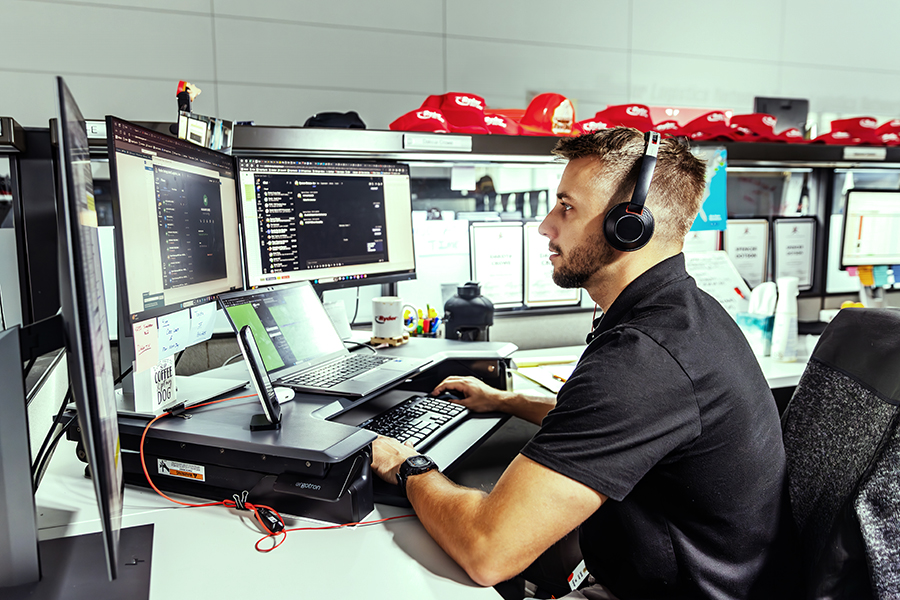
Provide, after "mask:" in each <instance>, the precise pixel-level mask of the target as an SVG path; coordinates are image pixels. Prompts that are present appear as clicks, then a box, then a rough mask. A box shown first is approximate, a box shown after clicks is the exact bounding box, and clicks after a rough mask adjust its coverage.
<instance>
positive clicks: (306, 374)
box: [219, 281, 431, 397]
mask: <svg viewBox="0 0 900 600" xmlns="http://www.w3.org/2000/svg"><path fill="white" fill-rule="evenodd" d="M219 302H220V303H221V305H222V308H224V309H225V314H226V315H227V316H228V321H229V322H230V323H231V326H232V327H233V328H234V330H235V332H238V331H240V330H241V327H243V326H244V325H249V326H250V329H251V330H252V331H253V336H254V338H255V339H256V343H257V345H258V346H259V351H260V354H261V355H262V359H263V364H264V365H265V367H266V371H267V372H268V374H269V378H270V379H271V380H272V383H273V384H274V385H276V386H284V387H289V388H292V389H294V390H295V391H299V392H311V393H316V394H330V395H336V396H346V397H361V396H368V395H369V394H372V393H374V392H376V391H378V390H380V389H382V388H384V387H386V386H388V385H391V384H392V383H395V382H397V381H399V380H401V379H404V378H406V377H408V376H409V375H412V374H414V373H417V372H418V371H419V370H421V369H422V368H423V367H424V366H426V365H427V364H429V363H430V362H431V361H430V360H423V359H419V358H408V357H396V356H385V355H384V354H375V353H372V352H370V351H369V350H364V351H360V352H355V353H352V354H351V353H350V351H349V350H348V349H347V348H346V346H345V345H344V342H343V341H342V340H341V336H340V335H339V334H338V332H337V330H336V329H335V327H334V324H332V322H331V319H329V317H328V313H327V312H326V311H325V308H324V307H323V306H322V302H321V300H319V297H318V296H317V295H316V292H315V290H313V287H312V285H310V284H309V282H306V281H302V282H298V283H294V284H285V285H280V286H275V287H267V288H259V289H255V290H250V291H245V292H229V293H227V294H221V295H220V296H219Z"/></svg>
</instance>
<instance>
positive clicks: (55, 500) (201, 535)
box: [35, 441, 498, 600]
mask: <svg viewBox="0 0 900 600" xmlns="http://www.w3.org/2000/svg"><path fill="white" fill-rule="evenodd" d="M83 471H84V464H83V463H81V462H79V461H78V459H77V458H76V457H75V452H74V444H73V443H72V442H66V441H63V442H62V443H61V445H60V447H59V448H58V449H57V451H56V454H55V455H54V457H53V459H52V461H51V463H50V467H49V469H48V472H47V475H46V477H45V478H44V481H43V483H42V484H41V487H40V489H39V490H38V493H37V495H36V498H35V500H36V504H37V512H38V526H39V538H40V539H42V540H43V539H52V538H56V537H61V536H70V535H78V534H83V533H93V532H96V531H99V530H100V521H99V515H98V510H97V507H96V502H95V500H94V490H93V485H92V483H91V482H90V481H89V480H87V479H85V478H84V477H83V476H82V473H83ZM178 499H182V500H188V501H191V499H186V498H184V497H178ZM409 513H410V511H409V510H406V509H401V508H394V507H389V506H376V509H375V511H374V512H373V513H371V514H370V515H369V517H368V518H367V520H376V519H380V518H383V517H390V516H395V515H402V514H409ZM146 523H154V524H155V526H154V533H153V555H152V556H153V558H152V568H151V587H150V592H151V598H165V599H167V600H177V599H180V598H221V599H230V598H236V599H237V598H240V599H245V598H253V597H257V596H260V595H262V596H265V597H281V598H330V597H338V596H345V595H347V594H352V595H360V596H362V597H365V598H372V599H378V598H391V599H397V598H410V599H428V598H434V599H445V598H454V599H455V598H497V597H498V595H497V593H496V592H495V591H494V590H493V589H492V588H482V587H478V586H477V585H475V583H474V582H472V580H471V579H470V578H469V577H468V576H467V575H466V574H465V572H464V571H463V570H462V569H461V568H460V567H459V566H458V565H457V564H456V563H455V562H454V561H453V560H452V559H451V558H450V557H449V556H448V555H447V554H446V553H445V552H444V551H443V550H441V548H440V547H439V546H438V545H437V544H436V543H435V542H434V541H433V540H432V539H431V537H430V536H429V535H428V533H427V532H426V531H425V529H424V528H423V527H422V525H421V524H420V523H419V521H418V519H416V518H415V517H412V518H408V519H399V520H396V521H388V522H387V523H382V524H377V525H370V526H367V527H356V528H349V527H348V528H344V529H333V530H323V531H299V532H292V533H289V534H288V537H287V540H286V541H285V542H284V544H282V545H281V547H279V548H278V549H277V550H274V551H273V552H270V553H267V554H265V553H260V552H257V551H256V550H255V549H254V547H253V545H254V544H255V543H256V541H257V540H258V539H259V538H260V537H262V535H261V534H260V533H259V528H258V527H257V526H255V525H254V524H253V523H252V522H251V521H250V520H249V519H248V518H240V517H239V516H238V513H237V512H236V511H233V510H230V509H226V508H224V507H218V506H217V507H210V508H184V507H177V506H176V505H174V504H172V503H170V502H169V501H167V500H165V499H164V498H162V497H160V496H158V495H157V494H156V493H155V492H153V491H152V490H145V489H139V488H135V487H132V486H126V488H125V514H124V518H123V522H122V525H123V527H130V526H136V525H143V524H146ZM320 525H328V523H320V522H316V521H309V520H303V519H291V520H290V521H289V523H288V526H289V527H305V526H313V527H315V526H320ZM97 560H98V561H100V560H103V557H102V556H98V557H97ZM263 573H265V574H269V576H270V579H269V580H268V581H264V579H263V577H262V576H261V574H263Z"/></svg>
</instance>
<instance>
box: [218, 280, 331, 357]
mask: <svg viewBox="0 0 900 600" xmlns="http://www.w3.org/2000/svg"><path fill="white" fill-rule="evenodd" d="M219 299H220V300H221V302H222V306H223V308H224V309H225V313H226V314H227V315H228V320H229V321H231V325H232V326H233V327H234V329H235V331H240V329H241V327H243V326H244V325H249V326H250V329H251V331H253V337H254V338H255V339H256V345H257V346H259V352H260V354H261V355H262V359H263V364H265V366H266V371H268V372H270V373H271V372H272V371H277V370H280V369H284V368H287V367H294V366H298V367H301V368H302V367H306V366H309V365H312V364H315V363H317V362H320V361H322V360H327V359H331V358H333V357H335V356H337V355H340V354H343V353H346V352H347V350H346V349H345V348H344V343H343V342H342V341H341V338H340V336H339V335H338V333H337V331H335V328H334V325H332V323H331V320H330V319H329V318H328V313H326V312H325V308H324V307H323V306H322V302H321V301H320V300H319V297H318V296H317V295H316V292H315V291H314V290H313V288H312V286H311V285H310V284H309V283H308V282H306V281H303V282H299V283H297V284H289V285H281V286H277V287H269V288H260V289H257V290H253V291H250V292H238V293H231V294H223V295H222V296H220V298H219Z"/></svg>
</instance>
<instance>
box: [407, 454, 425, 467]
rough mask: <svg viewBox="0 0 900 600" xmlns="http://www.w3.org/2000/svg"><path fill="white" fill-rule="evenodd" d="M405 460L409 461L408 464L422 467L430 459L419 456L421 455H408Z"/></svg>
mask: <svg viewBox="0 0 900 600" xmlns="http://www.w3.org/2000/svg"><path fill="white" fill-rule="evenodd" d="M406 460H407V461H409V464H410V466H412V467H424V466H425V465H427V464H428V463H430V462H431V460H430V459H429V458H428V457H427V456H421V455H418V456H410V457H409V458H407V459H406Z"/></svg>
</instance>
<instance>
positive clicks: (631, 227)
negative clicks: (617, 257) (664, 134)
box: [603, 131, 660, 252]
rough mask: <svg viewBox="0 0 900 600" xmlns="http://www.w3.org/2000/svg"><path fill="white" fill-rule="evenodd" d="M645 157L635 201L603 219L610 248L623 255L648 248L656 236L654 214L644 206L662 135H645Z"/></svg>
mask: <svg viewBox="0 0 900 600" xmlns="http://www.w3.org/2000/svg"><path fill="white" fill-rule="evenodd" d="M644 141H646V143H647V145H646V146H645V147H644V156H643V158H642V159H641V172H640V174H639V175H638V180H637V183H636V184H635V185H634V193H633V194H632V195H631V202H622V203H621V204H616V205H615V206H613V207H612V209H610V211H609V212H608V213H606V218H605V219H604V220H603V233H604V234H605V235H606V241H607V242H609V245H610V246H612V247H613V248H615V249H616V250H620V251H622V252H633V251H635V250H640V249H641V248H643V247H644V246H646V245H647V242H649V241H650V238H651V237H653V213H651V212H650V209H649V208H647V207H646V206H644V202H646V201H647V192H649V191H650V181H651V180H652V179H653V171H654V170H655V169H656V155H657V154H658V152H659V142H660V136H659V133H658V132H656V131H648V132H647V133H646V134H644Z"/></svg>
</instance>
